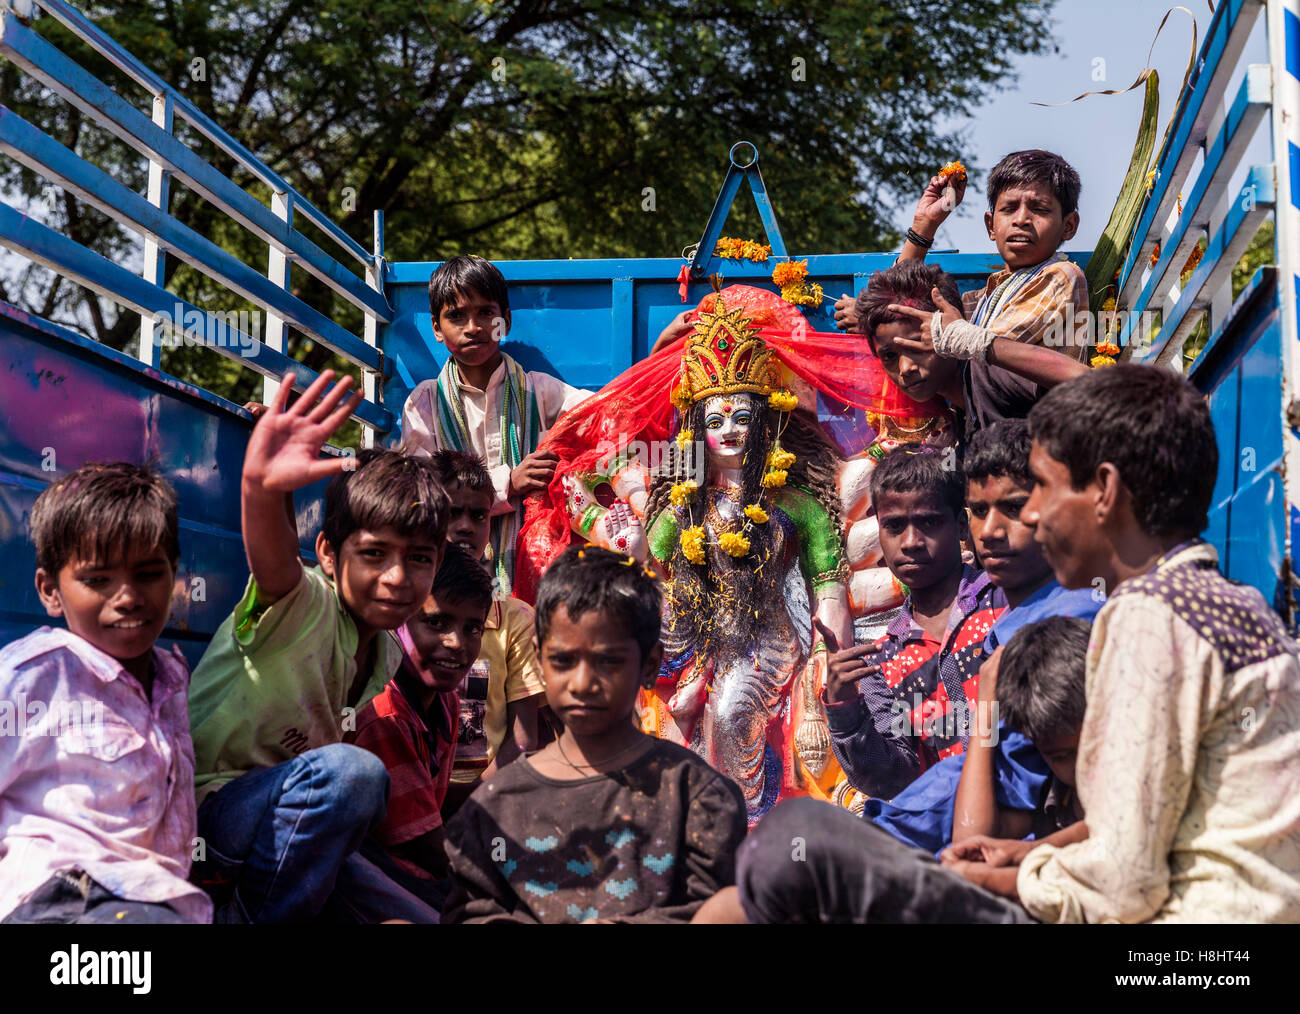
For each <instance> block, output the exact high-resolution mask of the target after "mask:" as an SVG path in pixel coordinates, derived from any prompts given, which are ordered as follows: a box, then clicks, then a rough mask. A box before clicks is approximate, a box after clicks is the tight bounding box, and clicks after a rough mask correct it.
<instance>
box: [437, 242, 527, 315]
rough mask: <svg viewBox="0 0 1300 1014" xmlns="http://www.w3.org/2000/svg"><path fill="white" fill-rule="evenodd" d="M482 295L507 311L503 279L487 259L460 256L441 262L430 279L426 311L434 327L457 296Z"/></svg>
mask: <svg viewBox="0 0 1300 1014" xmlns="http://www.w3.org/2000/svg"><path fill="white" fill-rule="evenodd" d="M471 294H476V295H479V296H485V297H486V298H487V299H489V300H491V301H492V302H493V303H496V304H497V306H499V307H500V308H501V312H502V313H506V312H508V311H509V309H510V296H509V293H508V291H507V287H506V279H505V276H504V275H503V274H501V271H500V269H499V268H498V267H497V266H496V265H495V264H493V263H492V262H491V261H490V260H487V259H485V258H483V257H479V256H477V255H475V254H460V255H459V256H457V257H453V258H451V260H447V261H443V262H442V263H441V264H439V265H438V266H437V267H436V268H434V271H433V274H432V275H430V276H429V310H430V311H431V312H432V313H433V322H434V324H435V325H436V324H437V323H438V318H439V316H440V315H441V314H442V311H443V310H444V309H445V308H446V307H448V306H453V305H454V304H455V302H456V298H457V296H468V295H471Z"/></svg>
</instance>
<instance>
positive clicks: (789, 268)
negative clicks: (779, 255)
mask: <svg viewBox="0 0 1300 1014" xmlns="http://www.w3.org/2000/svg"><path fill="white" fill-rule="evenodd" d="M807 277H808V261H807V260H802V261H781V263H780V264H778V265H777V266H776V267H775V268H773V269H772V281H773V282H774V283H775V284H776V286H777V288H781V289H785V288H788V287H789V286H791V285H802V284H803V281H804V279H806V278H807Z"/></svg>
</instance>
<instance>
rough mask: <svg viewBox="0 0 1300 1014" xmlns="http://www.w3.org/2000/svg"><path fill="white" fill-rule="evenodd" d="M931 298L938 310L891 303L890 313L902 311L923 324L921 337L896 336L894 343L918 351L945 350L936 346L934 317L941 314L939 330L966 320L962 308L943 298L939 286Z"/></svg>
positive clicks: (941, 353) (933, 290)
mask: <svg viewBox="0 0 1300 1014" xmlns="http://www.w3.org/2000/svg"><path fill="white" fill-rule="evenodd" d="M930 298H931V299H932V300H933V301H934V305H935V306H936V307H938V309H937V310H922V309H921V308H920V307H917V306H903V305H902V304H901V303H890V304H889V312H890V313H901V314H903V315H904V316H906V317H911V318H912V319H913V320H916V321H918V322H920V324H921V337H920V338H895V339H894V344H896V345H898V346H900V347H902V348H905V349H912V350H914V351H916V352H939V354H940V355H943V352H942V351H940V350H939V349H936V348H935V345H934V330H933V329H934V318H935V315H936V314H937V315H938V316H939V331H940V332H942V331H943V329H944V328H946V327H947V326H948V325H949V324H951V323H953V322H954V321H959V320H965V319H966V318H965V317H963V316H962V313H961V310H960V309H959V308H958V307H956V306H953V305H952V304H951V303H950V302H948V300H946V299H944V298H943V293H942V292H940V291H939V289H938V286H936V287H935V288H933V289H931V290H930Z"/></svg>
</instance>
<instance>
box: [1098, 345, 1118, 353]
mask: <svg viewBox="0 0 1300 1014" xmlns="http://www.w3.org/2000/svg"><path fill="white" fill-rule="evenodd" d="M1097 353H1098V355H1103V356H1117V355H1119V346H1118V345H1116V344H1115V343H1114V342H1101V343H1100V344H1098V346H1097Z"/></svg>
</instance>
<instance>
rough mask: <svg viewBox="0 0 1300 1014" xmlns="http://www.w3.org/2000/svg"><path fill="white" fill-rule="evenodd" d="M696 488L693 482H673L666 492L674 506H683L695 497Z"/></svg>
mask: <svg viewBox="0 0 1300 1014" xmlns="http://www.w3.org/2000/svg"><path fill="white" fill-rule="evenodd" d="M698 488H699V487H697V486H696V485H695V483H693V482H674V483H673V488H672V489H671V490H669V492H668V499H669V500H670V501H672V505H673V506H674V507H682V506H685V505H686V504H687V503H689V502H690V501H691V500H693V499H695V490H696V489H698Z"/></svg>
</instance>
